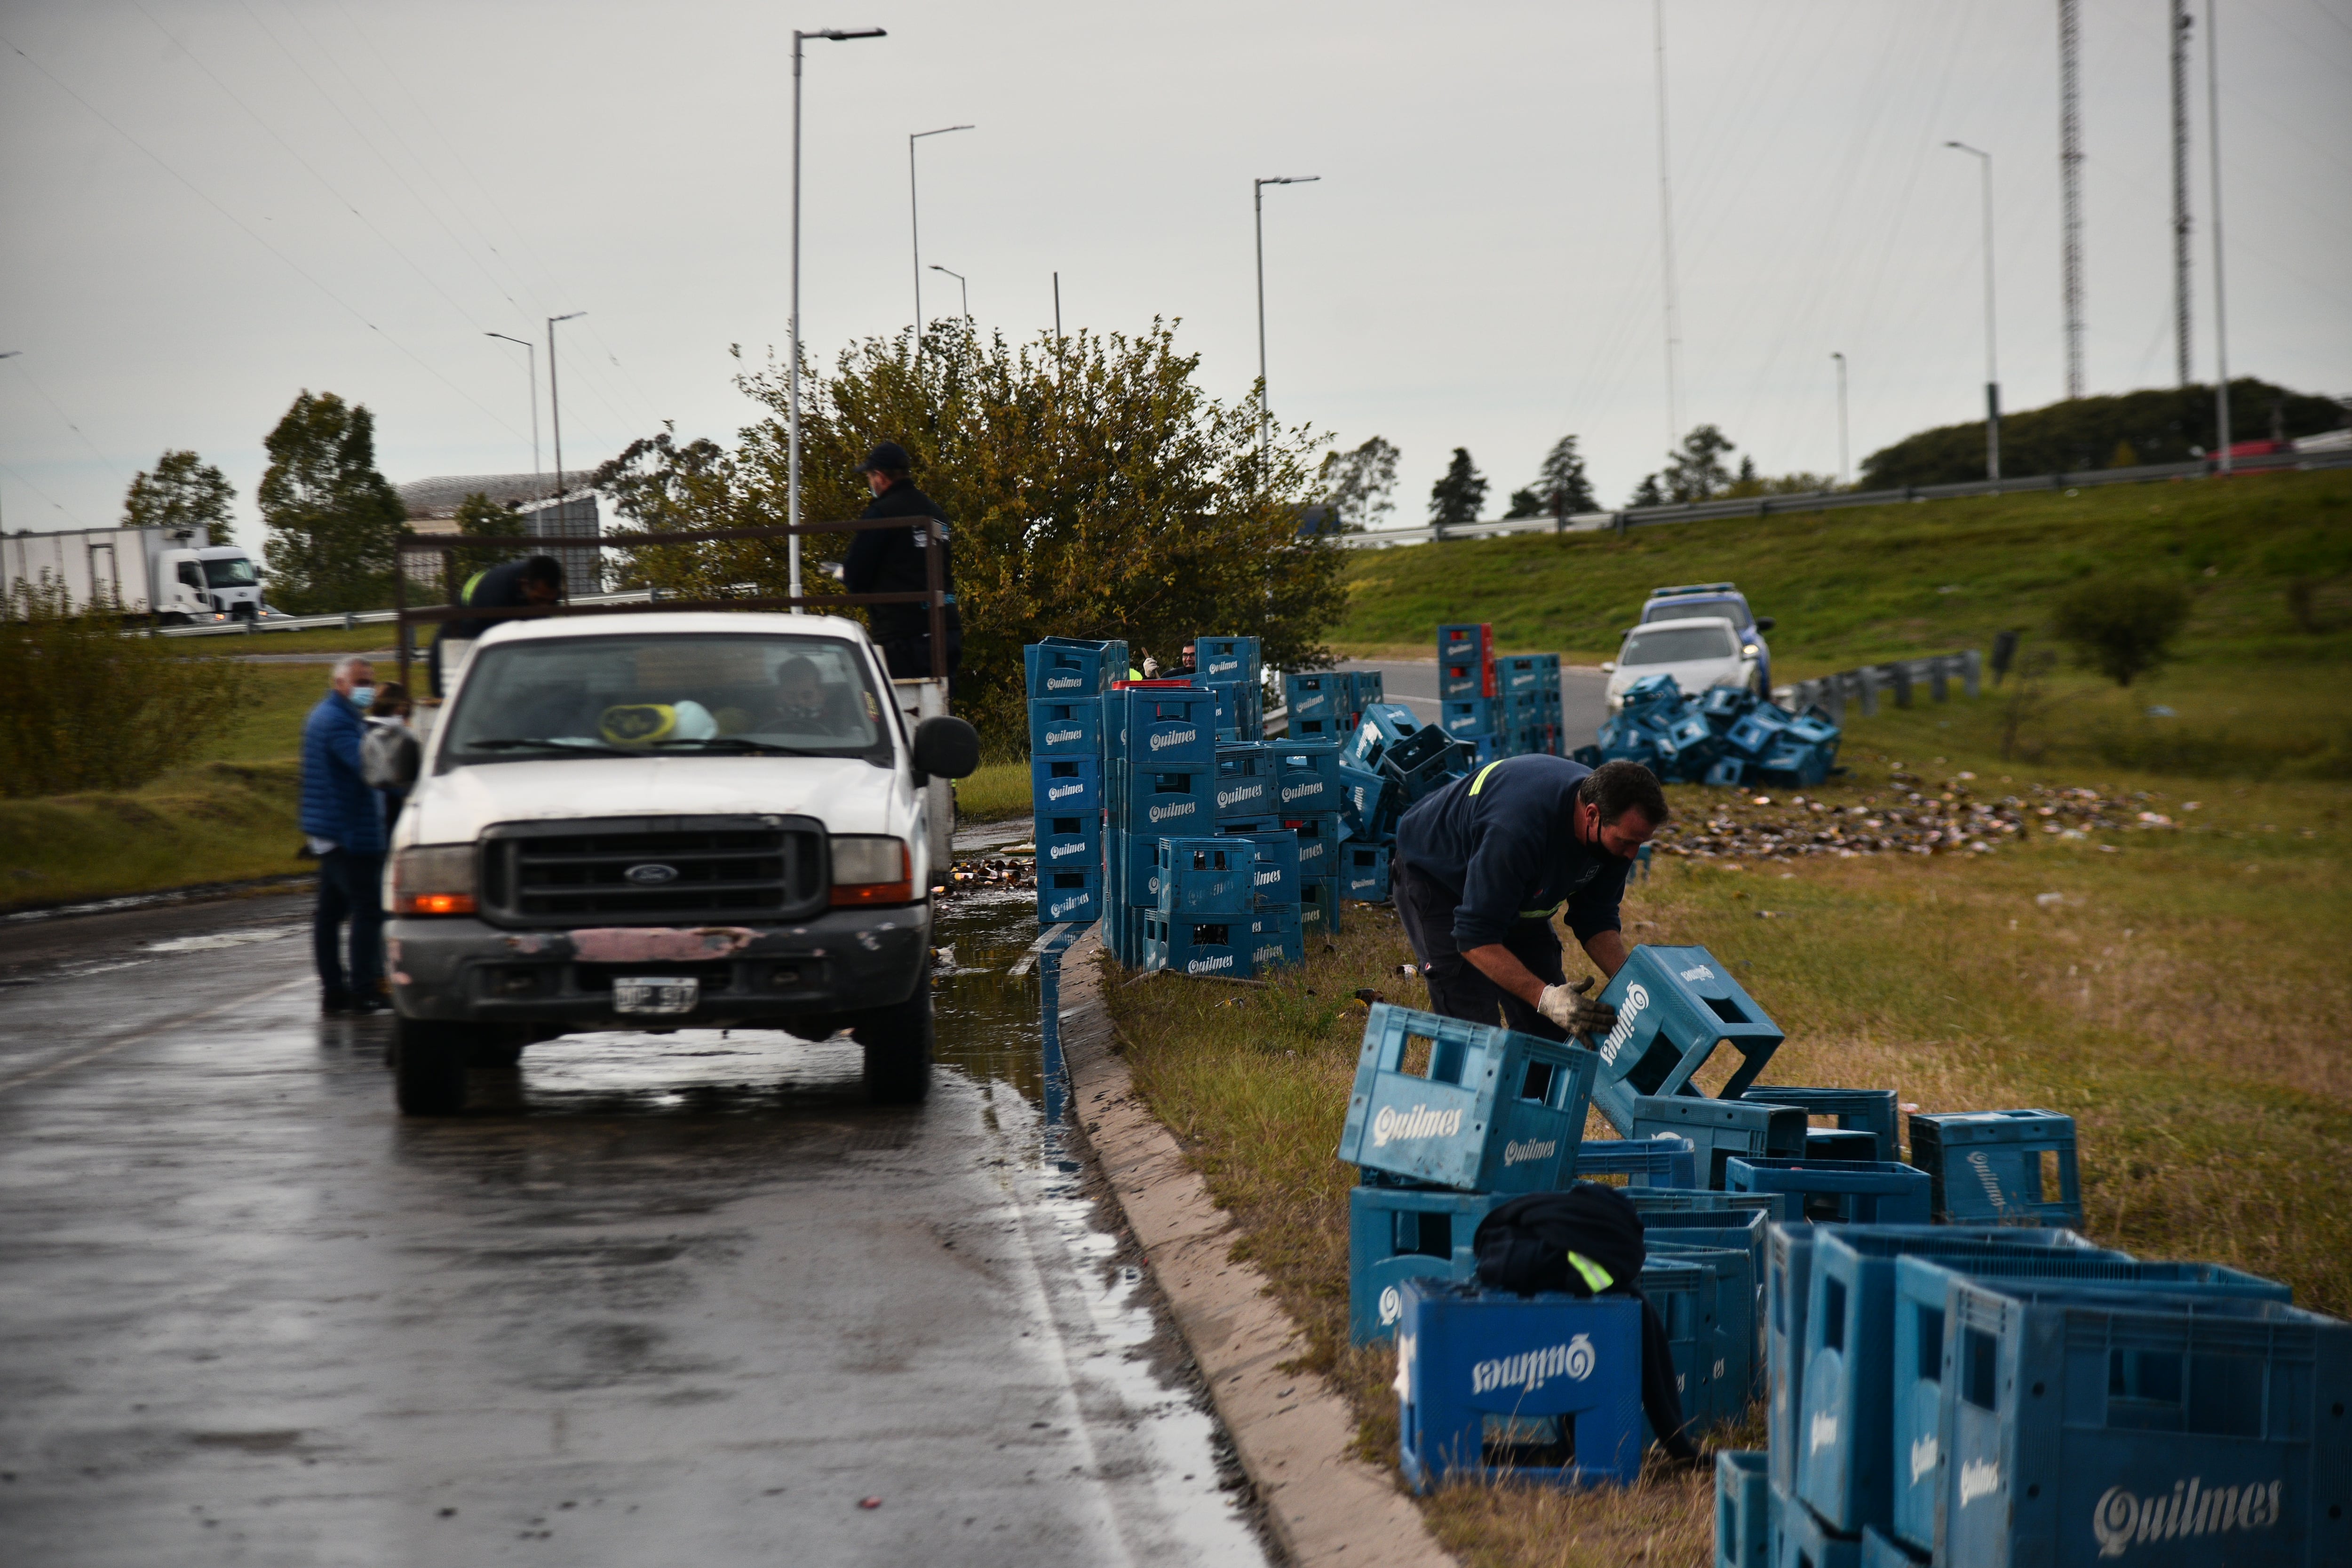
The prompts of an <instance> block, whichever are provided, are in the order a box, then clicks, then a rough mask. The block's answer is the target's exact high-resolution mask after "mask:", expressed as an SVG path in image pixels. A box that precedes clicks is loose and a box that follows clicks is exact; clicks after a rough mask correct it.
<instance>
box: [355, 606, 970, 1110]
mask: <svg viewBox="0 0 2352 1568" xmlns="http://www.w3.org/2000/svg"><path fill="white" fill-rule="evenodd" d="M978 759H979V744H978V740H977V737H975V736H974V734H973V732H972V730H971V725H969V724H967V723H965V722H964V721H962V720H961V719H947V718H939V719H927V720H925V721H922V722H921V723H920V724H919V725H917V726H916V727H915V728H914V730H913V731H912V732H911V733H909V732H908V730H907V727H906V725H905V723H904V721H902V719H901V718H900V716H899V713H898V708H897V705H896V704H895V703H894V702H893V701H892V700H891V689H890V683H889V677H888V675H887V673H886V672H885V670H884V668H883V666H882V661H881V660H880V658H878V657H877V655H876V652H875V649H874V647H873V645H872V644H871V643H870V642H869V641H868V640H867V639H866V631H865V628H863V627H862V626H858V625H857V624H856V623H855V622H853V621H848V620H843V619H838V618H835V617H832V616H781V615H759V614H718V613H680V614H667V615H665V614H650V615H625V616H580V617H573V618H557V619H551V620H541V621H530V622H508V623H506V624H504V625H502V626H498V627H497V628H495V629H494V630H492V631H491V632H489V633H488V635H487V636H485V637H483V638H482V639H481V641H480V643H479V644H478V646H477V647H476V648H475V650H474V654H473V657H472V658H471V659H470V660H469V661H468V662H467V666H466V669H465V672H464V674H463V675H462V676H461V677H460V678H459V679H458V682H457V688H456V689H455V690H454V691H453V692H452V693H451V694H450V697H449V700H448V704H447V706H446V708H445V709H444V710H443V711H442V715H441V719H440V721H439V722H438V723H437V724H436V726H435V728H434V732H433V737H432V739H431V741H430V742H429V743H428V744H427V746H426V747H425V756H424V759H423V762H422V765H421V768H420V771H419V773H418V775H417V781H416V787H415V792H414V793H413V794H412V795H411V796H410V798H409V804H408V807H407V809H406V810H404V812H403V813H402V814H401V817H400V821H399V823H398V824H397V826H395V827H394V833H393V840H392V853H391V858H390V864H389V866H388V868H387V869H386V872H385V879H384V881H385V909H386V912H387V914H388V915H389V916H390V921H389V923H388V924H387V925H386V927H385V932H384V934H385V939H386V941H385V956H386V959H387V964H388V967H389V968H390V970H391V972H392V982H393V1001H394V1008H395V1009H396V1012H397V1018H396V1022H395V1031H396V1032H395V1037H394V1067H395V1081H396V1087H397V1090H398V1096H399V1102H400V1108H401V1110H404V1111H406V1112H408V1113H410V1114H412V1115H448V1114H453V1113H455V1112H456V1111H457V1110H462V1109H463V1108H464V1104H465V1097H466V1069H467V1068H468V1067H473V1066H497V1065H511V1064H512V1063H513V1062H514V1060H515V1059H516V1058H517V1056H518V1055H519V1054H520V1051H521V1049H522V1047H524V1046H525V1045H526V1044H528V1043H530V1041H533V1040H540V1039H548V1038H551V1037H555V1036H558V1035H562V1034H568V1033H572V1032H575V1031H579V1030H585V1029H624V1028H625V1029H646V1028H653V1029H674V1028H677V1027H679V1026H697V1027H700V1026H719V1025H730V1026H765V1027H775V1028H786V1029H790V1030H791V1031H792V1032H793V1033H794V1034H796V1035H800V1036H802V1037H805V1038H813V1039H823V1038H825V1037H828V1036H830V1035H832V1034H833V1033H834V1032H835V1030H836V1029H840V1028H847V1029H849V1030H851V1031H852V1032H853V1033H854V1034H855V1035H856V1038H857V1039H858V1041H859V1042H860V1043H861V1044H862V1045H863V1046H864V1047H865V1049H866V1089H867V1092H868V1093H869V1094H870V1095H871V1096H872V1097H873V1098H874V1099H876V1100H886V1101H901V1102H903V1101H911V1100H920V1099H921V1098H922V1097H923V1094H924V1091H925V1089H926V1088H927V1087H928V1085H929V1078H930V1059H931V1032H932V1031H931V991H930V983H929V966H930V926H931V908H930V902H929V890H930V888H931V883H932V878H931V868H930V865H929V848H928V844H929V833H928V831H927V827H928V823H927V817H926V814H927V810H928V801H927V798H926V797H927V795H928V794H929V791H928V790H927V788H926V787H925V786H926V785H927V784H928V783H929V775H931V774H933V773H937V774H940V775H941V776H943V777H950V778H961V777H962V776H964V775H965V774H967V773H971V770H972V768H973V766H974V765H975V764H976V763H977V762H978Z"/></svg>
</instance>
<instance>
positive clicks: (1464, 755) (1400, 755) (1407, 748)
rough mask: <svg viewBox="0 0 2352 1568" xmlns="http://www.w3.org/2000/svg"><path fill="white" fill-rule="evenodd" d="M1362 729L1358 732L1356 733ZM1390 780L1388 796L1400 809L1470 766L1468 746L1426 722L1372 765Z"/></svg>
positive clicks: (1438, 788)
mask: <svg viewBox="0 0 2352 1568" xmlns="http://www.w3.org/2000/svg"><path fill="white" fill-rule="evenodd" d="M1362 732H1363V731H1357V733H1358V734H1359V735H1361V734H1362ZM1371 765H1373V766H1376V767H1378V768H1379V769H1380V771H1381V775H1382V776H1383V777H1385V778H1387V779H1388V780H1389V782H1390V785H1391V789H1390V795H1391V799H1392V800H1394V802H1395V803H1396V808H1397V809H1398V810H1399V811H1402V809H1403V808H1404V807H1405V806H1408V805H1412V803H1413V802H1415V801H1417V800H1419V799H1421V798H1422V797H1423V795H1428V794H1430V793H1432V792H1433V791H1435V790H1440V789H1443V788H1444V787H1445V786H1446V785H1447V784H1451V783H1452V782H1453V781H1454V780H1455V779H1457V778H1460V777H1461V776H1462V775H1463V774H1464V773H1467V772H1468V771H1469V768H1470V758H1469V751H1468V748H1466V747H1465V746H1464V745H1463V743H1462V742H1459V741H1455V740H1452V739H1450V738H1448V737H1447V735H1446V733H1445V731H1444V730H1443V729H1441V728H1439V727H1438V726H1437V725H1435V724H1430V725H1426V726H1424V727H1423V728H1422V729H1421V730H1419V731H1416V732H1414V733H1413V734H1411V735H1408V736H1406V737H1405V738H1404V739H1402V740H1401V741H1399V742H1396V743H1395V744H1394V745H1392V746H1390V747H1389V748H1388V749H1387V750H1386V751H1385V752H1382V753H1381V757H1380V759H1379V761H1378V762H1377V763H1373V764H1371Z"/></svg>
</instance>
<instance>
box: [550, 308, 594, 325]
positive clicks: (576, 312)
mask: <svg viewBox="0 0 2352 1568" xmlns="http://www.w3.org/2000/svg"><path fill="white" fill-rule="evenodd" d="M587 313H588V312H587V311H585V310H574V311H572V312H571V313H570V314H569V315H563V316H550V317H548V318H547V324H548V325H549V326H553V325H555V323H556V322H558V321H578V320H579V319H580V318H581V317H583V316H584V315H586V314H587Z"/></svg>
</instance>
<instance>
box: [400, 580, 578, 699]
mask: <svg viewBox="0 0 2352 1568" xmlns="http://www.w3.org/2000/svg"><path fill="white" fill-rule="evenodd" d="M562 596H563V563H562V562H561V561H558V560H557V559H556V558H555V557H554V556H552V555H526V556H525V557H523V558H522V559H521V560H520V561H509V562H508V563H506V564H505V565H503V566H493V567H490V568H489V569H488V571H483V572H477V573H475V574H473V575H472V576H471V577H468V578H467V579H466V585H465V587H463V588H461V589H459V590H458V593H457V603H458V604H460V605H464V606H465V607H466V608H467V609H469V610H520V609H525V608H528V607H530V606H531V605H551V604H553V603H555V601H556V600H558V599H560V598H562ZM504 625H506V623H505V622H504V621H488V620H483V621H473V620H463V621H444V622H442V623H441V630H440V632H439V633H438V634H437V635H436V637H434V639H433V655H432V659H431V663H432V667H433V695H434V696H436V697H446V696H448V695H449V686H448V683H449V682H450V681H452V680H455V679H457V677H458V676H459V675H461V674H463V673H464V671H465V668H466V660H467V659H468V658H471V657H473V652H474V644H475V642H476V641H478V639H479V638H480V637H481V636H482V634H483V633H485V632H487V631H488V630H490V628H492V627H493V626H504ZM445 647H446V649H447V650H448V654H449V657H448V658H447V659H446V661H445V660H444V659H443V658H442V650H443V649H444V648H445Z"/></svg>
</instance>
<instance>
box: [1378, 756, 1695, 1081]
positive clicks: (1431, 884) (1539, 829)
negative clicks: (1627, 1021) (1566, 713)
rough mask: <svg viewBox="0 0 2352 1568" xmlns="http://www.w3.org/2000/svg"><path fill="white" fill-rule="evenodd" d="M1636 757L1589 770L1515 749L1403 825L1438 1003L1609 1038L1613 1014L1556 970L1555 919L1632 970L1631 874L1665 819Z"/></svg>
mask: <svg viewBox="0 0 2352 1568" xmlns="http://www.w3.org/2000/svg"><path fill="white" fill-rule="evenodd" d="M1666 816H1667V812H1666V796H1665V792H1664V790H1662V789H1660V788H1659V787H1658V781H1657V778H1656V776H1655V775H1654V774H1653V773H1651V772H1650V770H1649V769H1647V768H1645V767H1643V765H1642V764H1641V763H1633V762H1624V761H1618V762H1610V763H1601V766H1599V767H1598V768H1588V767H1586V766H1585V765H1584V764H1583V763H1572V762H1570V761H1569V760H1568V759H1567V758H1566V757H1552V756H1545V755H1542V754H1540V753H1538V754H1535V755H1529V756H1519V757H1506V758H1504V759H1503V760H1502V761H1500V762H1497V763H1487V764H1486V766H1485V767H1483V768H1480V769H1478V770H1477V771H1476V772H1475V773H1470V774H1468V775H1466V776H1465V777H1463V778H1458V779H1455V780H1454V782H1453V783H1452V784H1447V785H1446V786H1445V787H1444V789H1441V790H1439V791H1438V792H1437V793H1436V794H1434V795H1428V796H1425V797H1424V798H1423V799H1422V800H1421V801H1420V802H1418V803H1417V804H1416V805H1414V806H1413V807H1412V809H1411V810H1410V811H1407V812H1406V813H1405V814H1404V816H1403V818H1402V820H1401V821H1400V822H1399V823H1398V824H1397V837H1396V856H1395V861H1394V864H1393V866H1392V868H1391V873H1390V884H1389V885H1390V891H1391V896H1392V897H1393V898H1394V899H1395V900H1396V909H1397V917H1398V919H1399V920H1400V921H1402V922H1403V924H1404V931H1405V936H1406V938H1407V940H1409V941H1410V942H1412V951H1413V953H1414V955H1415V956H1416V957H1418V958H1419V959H1420V960H1421V963H1422V971H1423V974H1424V975H1425V976H1426V978H1427V980H1428V982H1429V1005H1430V1010H1431V1011H1432V1012H1434V1013H1438V1014H1441V1015H1443V1016H1445V1017H1448V1018H1465V1019H1467V1020H1469V1021H1470V1022H1472V1023H1477V1024H1492V1023H1494V1022H1495V1011H1496V1007H1497V1006H1499V1007H1500V1008H1501V1009H1502V1014H1503V1023H1504V1025H1505V1026H1507V1027H1508V1028H1513V1029H1517V1030H1519V1031H1520V1032H1522V1033H1524V1034H1531V1035H1539V1036H1541V1037H1544V1038H1546V1039H1552V1040H1564V1039H1566V1038H1568V1037H1570V1035H1585V1036H1590V1035H1594V1034H1599V1033H1604V1032H1606V1031H1607V1030H1608V1029H1610V1028H1611V1027H1612V1026H1614V1025H1615V1024H1616V1022H1617V1010H1616V1009H1615V1008H1614V1007H1611V1006H1608V1005H1604V1004H1602V1003H1601V1002H1598V1001H1595V1000H1593V999H1592V998H1591V996H1590V995H1588V994H1586V993H1588V992H1589V991H1590V990H1591V985H1592V979H1591V976H1590V975H1588V976H1586V977H1585V978H1584V979H1583V980H1581V981H1580V982H1579V983H1578V984H1574V985H1570V984H1568V977H1567V975H1566V973H1564V972H1563V971H1562V970H1561V968H1560V944H1559V937H1558V936H1557V935H1555V934H1554V932H1553V931H1552V925H1551V919H1552V916H1553V915H1554V914H1557V913H1559V912H1561V911H1562V910H1565V911H1566V915H1567V919H1568V927H1569V930H1570V931H1573V932H1575V933H1576V940H1577V941H1578V942H1580V943H1581V944H1582V945H1583V948H1584V951H1585V953H1586V955H1587V956H1588V957H1590V958H1591V960H1592V962H1593V963H1594V964H1596V965H1597V966H1598V967H1599V968H1600V970H1601V973H1602V974H1603V975H1613V974H1615V973H1617V971H1618V970H1620V969H1622V968H1623V967H1624V964H1625V957H1626V952H1625V940H1624V937H1623V935H1622V932H1621V928H1620V923H1619V920H1618V914H1617V906H1618V903H1619V900H1622V898H1623V897H1624V893H1625V874H1626V872H1627V871H1628V870H1630V869H1631V868H1633V860H1634V857H1635V856H1637V855H1638V854H1640V852H1641V848H1642V846H1643V845H1644V844H1646V843H1648V842H1649V840H1650V837H1651V836H1652V835H1653V834H1654V833H1656V832H1657V830H1658V829H1659V828H1660V827H1661V826H1664V823H1665V820H1666Z"/></svg>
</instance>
